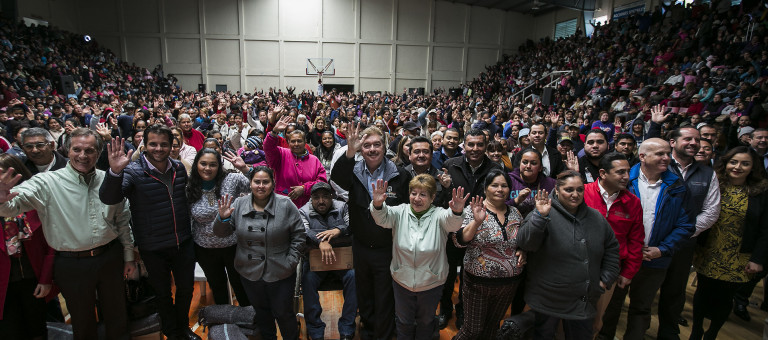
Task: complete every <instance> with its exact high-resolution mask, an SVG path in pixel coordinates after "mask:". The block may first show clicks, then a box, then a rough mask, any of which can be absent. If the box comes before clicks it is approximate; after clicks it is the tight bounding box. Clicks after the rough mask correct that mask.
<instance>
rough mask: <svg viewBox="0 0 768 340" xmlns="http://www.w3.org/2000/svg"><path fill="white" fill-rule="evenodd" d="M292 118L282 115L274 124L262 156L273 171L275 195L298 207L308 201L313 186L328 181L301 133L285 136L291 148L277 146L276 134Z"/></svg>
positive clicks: (299, 131) (283, 129)
mask: <svg viewBox="0 0 768 340" xmlns="http://www.w3.org/2000/svg"><path fill="white" fill-rule="evenodd" d="M292 119H293V118H291V117H290V116H283V117H282V118H280V120H278V121H277V122H276V123H275V126H274V127H273V128H272V131H271V132H270V133H269V134H267V138H266V140H264V154H265V156H266V158H267V165H269V167H271V168H272V169H274V170H275V192H276V193H278V194H280V195H285V196H288V197H289V198H291V200H292V201H293V203H294V204H296V206H297V207H302V206H304V204H306V203H307V202H308V201H309V196H310V193H309V192H310V189H311V188H312V186H313V185H314V184H315V183H317V182H320V181H322V182H327V181H328V177H327V175H326V172H325V167H323V164H322V163H320V160H319V159H317V157H316V156H315V155H312V154H310V153H309V151H307V150H306V143H305V142H304V132H303V131H301V130H293V131H291V132H290V133H287V134H286V138H287V139H288V144H289V146H290V148H283V147H280V146H278V143H279V142H278V138H279V136H278V134H279V133H281V132H283V131H285V130H286V129H287V128H288V124H289V123H290V122H291V120H292Z"/></svg>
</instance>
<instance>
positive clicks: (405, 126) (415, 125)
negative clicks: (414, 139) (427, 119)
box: [403, 121, 421, 131]
mask: <svg viewBox="0 0 768 340" xmlns="http://www.w3.org/2000/svg"><path fill="white" fill-rule="evenodd" d="M419 128H421V124H418V123H414V122H411V121H408V122H405V124H403V129H406V130H408V131H413V130H418V129H419Z"/></svg>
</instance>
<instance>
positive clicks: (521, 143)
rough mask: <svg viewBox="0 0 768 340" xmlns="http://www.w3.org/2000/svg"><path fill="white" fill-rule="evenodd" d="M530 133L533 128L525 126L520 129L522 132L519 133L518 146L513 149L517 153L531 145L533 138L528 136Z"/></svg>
mask: <svg viewBox="0 0 768 340" xmlns="http://www.w3.org/2000/svg"><path fill="white" fill-rule="evenodd" d="M530 133H531V129H529V128H523V129H522V130H520V132H518V133H517V145H518V147H517V148H515V149H514V150H512V151H513V152H514V153H515V154H517V153H518V152H520V151H522V150H524V149H527V148H528V147H530V146H531V139H530V138H529V137H528V134H530Z"/></svg>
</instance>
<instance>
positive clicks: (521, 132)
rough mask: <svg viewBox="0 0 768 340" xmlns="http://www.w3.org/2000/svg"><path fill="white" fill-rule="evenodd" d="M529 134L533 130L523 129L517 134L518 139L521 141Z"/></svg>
mask: <svg viewBox="0 0 768 340" xmlns="http://www.w3.org/2000/svg"><path fill="white" fill-rule="evenodd" d="M529 133H531V129H529V128H525V129H522V130H520V132H519V133H518V134H517V139H520V138H523V137H525V136H528V134H529Z"/></svg>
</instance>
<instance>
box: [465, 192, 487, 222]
mask: <svg viewBox="0 0 768 340" xmlns="http://www.w3.org/2000/svg"><path fill="white" fill-rule="evenodd" d="M484 201H485V200H484V199H483V197H481V196H475V197H472V200H471V201H470V202H469V208H470V209H472V217H474V219H475V221H484V220H485V217H486V211H485V204H483V202H484Z"/></svg>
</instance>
